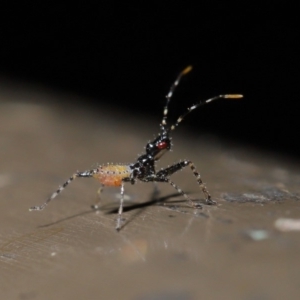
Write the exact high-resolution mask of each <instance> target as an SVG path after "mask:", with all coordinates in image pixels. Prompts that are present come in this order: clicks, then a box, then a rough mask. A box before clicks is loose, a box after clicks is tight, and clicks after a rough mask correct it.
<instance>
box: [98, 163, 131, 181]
mask: <svg viewBox="0 0 300 300" xmlns="http://www.w3.org/2000/svg"><path fill="white" fill-rule="evenodd" d="M131 171H132V170H131V169H130V167H129V166H128V165H127V166H126V165H106V166H99V167H98V168H97V173H96V174H94V175H93V177H94V178H96V179H97V180H99V181H100V182H101V183H102V184H103V185H105V186H121V184H122V179H124V178H126V177H129V176H130V173H131Z"/></svg>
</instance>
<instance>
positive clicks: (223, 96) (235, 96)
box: [170, 94, 243, 130]
mask: <svg viewBox="0 0 300 300" xmlns="http://www.w3.org/2000/svg"><path fill="white" fill-rule="evenodd" d="M240 98H243V95H240V94H227V95H219V96H216V97H213V98H210V99H207V100H205V101H200V102H198V103H197V104H194V105H192V106H191V107H189V108H188V109H187V111H186V112H185V113H184V114H182V115H181V116H180V117H179V118H178V119H177V121H176V123H175V124H173V125H172V126H171V127H170V129H171V130H174V129H175V128H176V127H177V126H178V125H179V123H180V122H181V121H182V120H183V119H184V118H185V117H186V116H187V115H188V114H189V113H191V112H192V111H193V110H195V109H196V108H198V107H199V106H202V105H205V104H208V103H210V102H213V101H215V100H218V99H240Z"/></svg>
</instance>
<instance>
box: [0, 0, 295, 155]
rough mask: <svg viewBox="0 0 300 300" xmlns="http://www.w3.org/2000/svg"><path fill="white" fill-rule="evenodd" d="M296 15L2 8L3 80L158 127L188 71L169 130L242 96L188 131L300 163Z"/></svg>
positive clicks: (241, 9) (226, 7)
mask: <svg viewBox="0 0 300 300" xmlns="http://www.w3.org/2000/svg"><path fill="white" fill-rule="evenodd" d="M236 3H237V2H236ZM297 10H298V9H297V7H296V6H295V7H287V6H286V5H278V4H275V3H272V5H270V6H267V5H266V3H265V5H264V7H263V6H261V5H260V6H258V5H255V4H252V5H250V4H249V3H248V2H245V3H243V4H240V5H237V4H235V5H230V4H229V3H226V2H223V3H219V4H216V3H215V4H212V3H211V4H210V5H207V6H205V5H203V4H199V3H198V4H191V3H190V2H187V1H186V2H185V3H180V2H177V3H175V2H171V3H170V4H169V5H168V4H167V3H166V2H164V3H161V4H155V3H153V2H143V3H141V4H139V5H134V4H127V3H123V2H122V3H121V2H120V3H116V2H113V1H110V2H104V1H102V2H100V1H99V2H94V4H91V3H89V2H85V4H83V3H82V4H80V5H79V4H76V3H75V2H74V3H70V4H64V3H60V4H59V5H57V6H55V5H54V4H53V3H49V4H47V2H42V4H39V5H38V6H36V5H33V4H29V3H23V4H13V5H11V7H8V6H5V7H3V5H2V8H1V15H2V16H1V29H0V30H1V48H0V76H1V77H2V79H5V80H7V79H9V80H11V79H12V80H17V81H21V82H26V83H27V82H29V83H38V84H42V85H45V86H47V87H50V88H53V89H59V90H61V91H65V92H68V93H69V92H70V93H73V94H74V95H79V96H84V99H90V100H85V101H84V103H79V104H80V105H85V106H90V107H91V108H92V109H94V110H97V109H100V105H103V103H104V102H106V103H108V104H110V105H116V109H122V110H124V111H125V110H128V111H130V112H132V113H136V114H139V115H145V117H147V116H149V117H151V115H153V116H155V117H156V118H157V116H158V115H159V116H161V114H162V108H163V104H164V96H165V95H166V93H167V92H168V89H169V86H170V84H171V83H172V82H173V80H174V79H175V77H176V75H177V74H178V72H179V71H180V70H182V68H184V67H186V66H187V65H189V64H192V65H193V66H194V70H193V72H192V73H191V74H190V75H189V76H188V78H186V79H185V80H184V82H183V83H182V85H181V86H180V88H179V90H178V91H177V92H178V93H176V95H175V97H174V99H173V100H174V101H173V102H172V105H171V112H170V117H173V120H174V119H175V118H176V117H177V116H178V115H179V114H180V113H182V112H183V111H184V109H185V108H186V107H187V106H188V105H190V104H193V103H195V102H196V101H197V100H199V99H207V98H209V97H212V96H215V95H218V94H221V93H241V94H244V96H245V98H244V99H243V100H242V101H227V102H226V101H219V102H218V103H214V104H211V105H207V106H206V107H203V108H201V109H199V111H197V112H194V113H193V114H192V115H190V116H189V119H188V120H186V122H185V123H186V125H189V126H193V127H194V128H193V130H194V131H199V134H200V133H201V134H202V133H203V132H208V133H214V134H218V135H220V136H224V137H229V138H231V139H233V140H236V141H241V142H244V143H246V144H247V145H251V146H255V147H258V148H261V149H266V150H274V151H276V152H278V153H281V154H284V155H287V156H295V157H297V158H299V154H300V151H299V150H300V145H299V142H298V139H299V135H298V126H299V123H300V122H299V107H300V106H299V99H298V98H299V89H298V82H299V80H298V78H299V76H298V74H299V51H298V50H297V49H296V45H297V44H298V43H299V33H298V32H299V31H298V29H297V28H298V26H297V25H298V24H297V23H298V22H297V18H298V16H297V15H296V12H297ZM294 12H295V13H294ZM76 99H77V101H80V100H78V99H80V97H79V98H78V97H77V98H76ZM61 105H65V106H66V111H67V109H68V107H70V106H71V105H72V103H61ZM124 122H126V119H125V118H124ZM156 132H157V129H154V132H153V133H154V134H155V133H156ZM145 138H146V139H147V138H148V137H145ZM149 138H150V137H149Z"/></svg>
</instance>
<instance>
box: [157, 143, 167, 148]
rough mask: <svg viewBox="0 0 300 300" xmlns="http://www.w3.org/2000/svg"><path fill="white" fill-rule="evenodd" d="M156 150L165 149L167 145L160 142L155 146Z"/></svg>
mask: <svg viewBox="0 0 300 300" xmlns="http://www.w3.org/2000/svg"><path fill="white" fill-rule="evenodd" d="M156 146H157V148H158V149H166V148H167V146H168V144H167V143H166V142H160V143H157V144H156Z"/></svg>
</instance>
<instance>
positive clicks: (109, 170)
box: [29, 66, 243, 231]
mask: <svg viewBox="0 0 300 300" xmlns="http://www.w3.org/2000/svg"><path fill="white" fill-rule="evenodd" d="M191 70H192V67H191V66H188V67H186V68H185V69H184V70H183V71H182V72H181V73H180V74H179V75H178V77H177V78H176V80H175V82H174V83H173V84H172V86H171V88H170V91H169V93H168V94H167V96H166V98H167V101H166V104H165V107H164V110H163V118H162V121H161V124H160V133H159V134H158V136H157V137H156V138H155V139H154V140H153V141H152V142H149V143H148V144H147V145H146V153H145V154H143V155H141V156H139V157H138V159H137V161H136V162H135V163H132V164H107V165H99V166H98V167H97V168H96V169H92V170H87V171H83V172H79V171H77V172H76V173H75V174H73V175H72V176H71V177H70V178H69V179H68V180H67V181H66V182H65V183H64V184H63V185H62V186H61V187H59V188H58V190H57V191H56V192H55V193H53V194H52V195H51V196H50V198H48V199H47V201H46V202H45V203H44V204H42V205H40V206H33V207H31V208H30V209H29V210H30V211H32V210H43V209H44V208H45V207H46V206H47V205H48V203H49V202H50V201H52V200H53V199H54V198H56V196H58V194H60V193H61V192H62V191H63V190H64V189H65V188H66V187H67V185H68V184H69V183H71V182H72V181H73V180H74V179H75V178H77V177H94V178H95V179H97V180H98V181H99V182H100V183H101V188H100V189H99V191H100V192H101V190H102V188H103V187H104V186H120V187H121V198H120V206H119V210H118V217H117V225H116V229H117V230H118V231H119V230H120V229H121V221H122V212H123V202H124V185H125V183H126V182H130V183H131V184H134V183H135V182H136V181H137V180H140V181H143V182H149V181H152V182H166V183H169V184H170V185H171V186H173V187H174V188H175V189H176V190H177V192H178V193H179V194H181V195H182V196H183V197H184V198H185V199H186V201H187V203H188V204H189V205H190V206H191V207H194V208H202V206H201V205H200V204H196V203H194V202H193V201H192V199H191V198H190V197H189V196H188V195H187V194H186V193H184V192H183V191H182V190H181V189H180V188H179V187H178V186H177V185H176V184H175V183H174V182H173V181H171V179H170V176H171V175H172V174H173V173H175V172H177V171H179V170H181V169H183V168H185V167H186V166H189V167H190V168H191V170H192V172H193V174H194V176H195V177H196V180H197V182H198V185H199V187H200V189H201V190H202V192H203V193H204V195H205V197H206V203H207V204H209V205H212V204H216V202H215V201H213V200H212V199H211V196H210V194H209V192H208V190H207V188H206V186H205V184H204V183H203V181H202V179H201V177H200V174H199V173H198V172H197V170H196V168H195V166H194V164H193V162H192V161H190V160H183V161H180V162H178V163H175V164H173V165H171V166H169V167H167V168H165V169H161V170H160V171H158V172H156V170H155V162H156V161H157V160H159V159H160V158H161V157H162V156H163V155H164V154H165V153H166V152H167V151H169V150H170V149H171V147H172V144H171V137H170V132H171V131H172V130H174V129H175V128H176V127H177V126H178V125H179V123H180V122H181V121H182V120H183V119H184V118H185V117H186V116H187V115H188V114H189V113H190V112H191V111H193V110H195V109H196V108H198V107H199V106H201V105H205V104H207V103H210V102H212V101H215V100H217V99H222V98H223V99H239V98H242V97H243V96H242V95H238V94H227V95H219V96H216V97H213V98H210V99H208V100H206V101H200V102H198V103H197V104H195V105H192V106H191V107H189V108H188V109H187V111H186V112H185V113H184V114H182V115H181V116H180V117H179V118H178V119H177V121H176V122H175V123H174V124H173V125H171V126H169V127H168V126H167V117H168V107H169V103H170V100H171V98H172V96H173V93H174V91H175V89H176V87H177V86H178V84H179V82H180V80H181V78H182V77H183V76H184V75H186V74H187V73H189V72H190V71H191ZM94 208H97V206H94Z"/></svg>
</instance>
